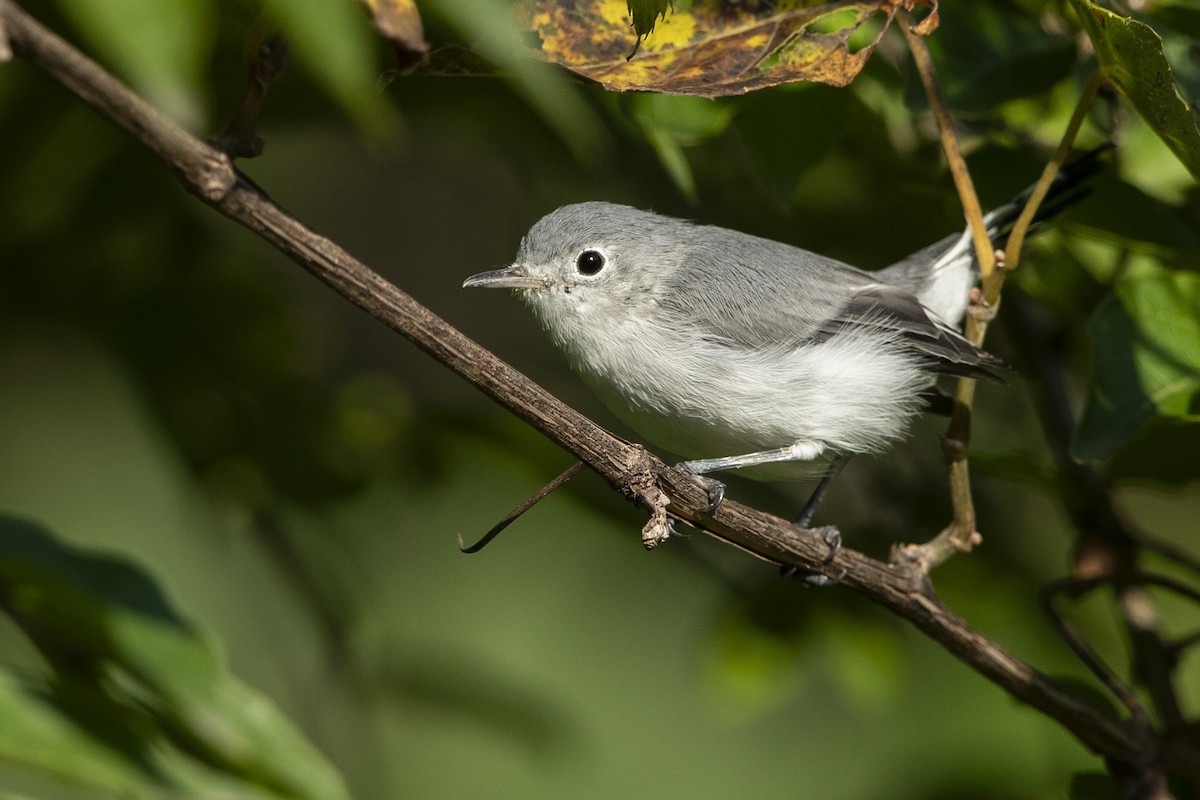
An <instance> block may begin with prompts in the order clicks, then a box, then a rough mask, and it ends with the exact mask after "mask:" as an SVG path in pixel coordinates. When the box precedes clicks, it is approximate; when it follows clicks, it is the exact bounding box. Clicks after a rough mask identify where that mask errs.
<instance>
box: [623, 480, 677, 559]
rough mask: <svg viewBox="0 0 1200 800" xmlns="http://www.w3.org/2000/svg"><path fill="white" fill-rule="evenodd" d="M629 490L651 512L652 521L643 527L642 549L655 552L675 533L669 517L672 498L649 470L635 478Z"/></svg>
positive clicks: (648, 521) (649, 520) (630, 483)
mask: <svg viewBox="0 0 1200 800" xmlns="http://www.w3.org/2000/svg"><path fill="white" fill-rule="evenodd" d="M629 488H630V489H632V490H633V491H634V492H636V493H637V496H638V499H639V500H640V502H641V503H642V505H644V506H645V507H646V508H647V509H649V510H650V519H648V520H647V521H646V524H645V525H643V526H642V547H644V548H646V549H647V550H653V549H654V548H656V547H658V546H659V545H660V544H662V543H663V542H665V541H666V540H667V539H669V538H670V537H671V534H672V533H673V532H674V530H673V528H672V527H671V520H670V518H668V517H667V506H668V505H669V504H670V498H668V497H667V493H666V492H664V491H663V490H662V489H661V488H660V487H659V485H658V481H657V480H655V478H654V473H653V472H650V471H649V470H647V471H646V472H642V473H639V474H638V475H636V476H634V479H633V480H632V481H630V482H629Z"/></svg>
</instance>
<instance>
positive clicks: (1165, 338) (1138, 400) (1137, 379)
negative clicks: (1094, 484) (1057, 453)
mask: <svg viewBox="0 0 1200 800" xmlns="http://www.w3.org/2000/svg"><path fill="white" fill-rule="evenodd" d="M1087 328H1088V337H1089V339H1090V340H1091V343H1092V385H1091V391H1090V393H1089V396H1088V402H1087V407H1086V409H1085V410H1084V413H1083V417H1082V419H1081V420H1080V422H1079V428H1078V430H1076V432H1075V439H1074V441H1073V442H1072V450H1073V453H1074V455H1075V456H1076V457H1077V458H1080V459H1097V458H1104V457H1105V456H1107V455H1109V454H1110V453H1112V452H1113V451H1114V450H1115V449H1116V448H1117V447H1119V446H1120V445H1121V444H1122V443H1123V442H1124V441H1125V440H1126V439H1127V438H1129V436H1130V435H1132V434H1133V433H1134V432H1135V431H1137V430H1138V428H1140V427H1141V426H1142V425H1143V424H1144V423H1145V422H1147V421H1148V420H1150V419H1151V418H1152V417H1154V416H1155V415H1159V416H1163V417H1174V418H1181V419H1188V418H1191V417H1193V416H1195V414H1194V409H1193V408H1192V404H1193V402H1194V398H1195V395H1196V393H1197V390H1200V275H1197V274H1196V273H1192V272H1178V273H1170V274H1165V275H1152V276H1148V277H1142V278H1136V279H1133V280H1130V281H1127V282H1126V283H1124V284H1122V285H1120V286H1119V287H1117V290H1116V292H1115V293H1114V294H1113V296H1111V297H1109V298H1108V300H1107V301H1105V302H1104V303H1103V304H1101V306H1100V307H1099V308H1098V309H1096V313H1095V314H1094V315H1093V317H1092V319H1091V320H1089V321H1088V326H1087Z"/></svg>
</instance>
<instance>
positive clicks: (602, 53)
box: [520, 0, 937, 97]
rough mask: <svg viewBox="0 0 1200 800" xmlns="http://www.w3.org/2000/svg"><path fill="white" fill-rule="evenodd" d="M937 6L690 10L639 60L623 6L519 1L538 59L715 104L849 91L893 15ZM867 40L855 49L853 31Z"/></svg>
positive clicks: (619, 85)
mask: <svg viewBox="0 0 1200 800" xmlns="http://www.w3.org/2000/svg"><path fill="white" fill-rule="evenodd" d="M916 5H927V6H930V7H931V8H932V9H933V12H931V13H930V14H929V15H928V16H927V17H926V18H925V20H924V21H923V22H922V25H921V28H922V30H921V33H923V34H925V33H928V32H929V30H925V28H928V29H930V30H932V28H933V27H936V25H937V17H936V0H871V1H870V2H829V3H818V2H815V1H814V0H775V2H770V0H758V2H750V1H748V0H743V1H742V2H739V3H736V4H735V3H730V2H729V0H696V1H695V2H694V3H693V5H692V7H691V9H690V10H684V9H683V8H676V10H675V11H674V12H673V13H670V14H668V15H667V16H666V17H665V18H664V19H662V20H660V21H659V22H658V24H657V26H656V27H655V30H654V33H653V34H652V35H650V36H648V37H647V38H646V39H645V40H644V41H643V42H642V45H641V47H640V49H639V51H638V53H637V55H635V56H634V57H632V58H629V57H628V56H629V53H630V52H632V50H633V48H634V45H635V44H636V42H637V37H636V34H635V33H634V32H633V29H632V28H631V23H630V19H629V15H628V10H627V6H626V0H525V2H524V3H522V5H521V6H520V8H521V11H522V21H523V23H524V25H525V26H526V28H527V29H528V30H530V31H532V32H533V33H535V34H536V35H537V36H538V38H539V40H540V44H541V48H540V49H541V56H542V57H543V58H545V59H546V60H547V61H551V62H553V63H556V64H561V65H562V66H564V67H566V68H568V69H570V70H571V71H573V72H575V73H577V74H579V75H582V76H584V77H586V78H589V79H591V80H594V81H596V82H597V83H599V84H601V85H602V86H603V87H604V88H606V89H608V90H610V91H616V92H628V91H652V92H662V93H665V94H687V95H697V96H700V97H721V96H725V95H735V94H744V93H746V92H750V91H753V90H755V89H762V88H765V87H768V86H776V85H778V84H781V83H791V82H794V81H808V82H815V83H826V84H830V85H832V86H845V85H846V84H848V83H849V82H850V81H852V80H853V79H854V77H855V76H856V75H858V73H859V71H860V70H861V69H862V68H863V65H864V64H866V61H867V58H869V57H870V54H871V51H872V50H873V49H874V47H875V45H876V44H877V43H878V42H879V39H880V38H881V37H882V36H883V33H884V31H886V30H887V26H888V25H889V24H890V23H891V21H892V18H893V17H894V16H895V14H896V11H897V10H898V9H900V8H908V9H911V8H912V7H914V6H916ZM860 30H861V31H863V34H862V35H861V36H860V37H858V38H856V39H855V40H854V41H851V37H852V36H854V34H856V33H858V32H859V31H860Z"/></svg>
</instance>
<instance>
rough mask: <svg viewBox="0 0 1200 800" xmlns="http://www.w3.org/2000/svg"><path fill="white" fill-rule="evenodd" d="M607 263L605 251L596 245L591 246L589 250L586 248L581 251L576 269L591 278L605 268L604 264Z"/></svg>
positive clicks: (576, 260)
mask: <svg viewBox="0 0 1200 800" xmlns="http://www.w3.org/2000/svg"><path fill="white" fill-rule="evenodd" d="M607 263H608V258H607V257H606V256H605V255H604V253H602V252H600V251H599V250H597V249H595V248H594V247H589V248H588V249H587V250H584V251H583V252H582V253H580V254H579V257H578V258H576V259H575V269H576V270H577V271H578V272H579V274H580V275H585V276H587V277H589V278H590V277H592V276H593V275H595V274H596V273H598V272H599V271H600V270H602V269H604V266H605V265H606V264H607Z"/></svg>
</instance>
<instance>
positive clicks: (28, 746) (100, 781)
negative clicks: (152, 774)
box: [0, 671, 147, 794]
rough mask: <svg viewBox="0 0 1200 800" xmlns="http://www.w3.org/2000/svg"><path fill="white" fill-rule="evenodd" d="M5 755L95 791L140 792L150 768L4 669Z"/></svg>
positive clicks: (0, 678)
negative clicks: (103, 740)
mask: <svg viewBox="0 0 1200 800" xmlns="http://www.w3.org/2000/svg"><path fill="white" fill-rule="evenodd" d="M0 719H3V720H4V724H3V725H0V758H2V759H4V760H5V761H8V762H10V763H17V764H20V765H22V766H25V767H27V768H30V769H34V770H37V771H40V772H43V773H46V774H50V775H54V776H56V777H58V778H59V779H60V780H63V781H66V782H69V783H72V784H74V785H77V786H80V787H83V788H86V789H88V790H90V791H95V792H106V793H108V792H111V793H117V792H124V793H126V794H131V793H136V792H137V791H139V790H141V789H144V788H145V786H146V783H147V779H146V775H145V773H144V772H143V771H142V770H141V769H139V767H138V765H136V764H135V763H133V762H132V761H131V760H129V759H128V758H126V757H125V756H124V755H123V754H122V753H120V752H118V751H116V750H114V749H113V748H111V747H109V746H107V745H106V744H104V743H103V742H101V741H99V740H98V739H97V738H96V737H95V736H93V735H92V734H91V732H89V731H87V730H85V729H84V728H82V727H81V726H79V725H77V724H76V723H75V721H74V720H72V719H71V718H70V717H68V716H66V715H64V714H63V713H62V712H61V710H59V709H58V708H56V707H55V706H54V705H53V704H52V703H51V702H50V701H49V700H47V698H45V697H41V696H38V695H37V694H36V693H35V692H34V691H31V690H30V689H29V688H28V687H24V686H22V685H21V683H20V682H19V681H17V679H16V678H14V677H13V676H12V675H10V674H8V673H7V672H4V671H0Z"/></svg>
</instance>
